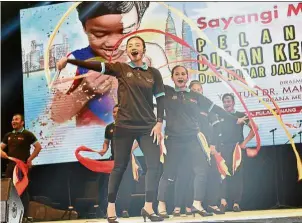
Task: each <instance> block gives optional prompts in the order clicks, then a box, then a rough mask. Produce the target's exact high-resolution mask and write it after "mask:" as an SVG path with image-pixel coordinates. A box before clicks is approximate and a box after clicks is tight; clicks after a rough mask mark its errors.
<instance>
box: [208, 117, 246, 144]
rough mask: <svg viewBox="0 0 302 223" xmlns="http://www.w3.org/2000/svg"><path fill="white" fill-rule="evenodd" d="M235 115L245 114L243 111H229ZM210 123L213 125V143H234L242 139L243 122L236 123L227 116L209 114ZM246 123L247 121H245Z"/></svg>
mask: <svg viewBox="0 0 302 223" xmlns="http://www.w3.org/2000/svg"><path fill="white" fill-rule="evenodd" d="M230 114H232V115H233V116H235V117H238V118H242V117H244V116H246V115H245V114H244V113H243V112H238V111H235V112H233V113H230ZM210 120H211V124H212V126H213V135H212V138H213V140H214V139H215V141H216V142H215V144H218V145H219V144H221V143H223V144H235V143H237V142H239V143H241V142H243V141H244V135H243V127H244V124H240V125H238V124H237V123H236V122H234V120H232V119H229V118H222V117H219V116H217V115H211V116H210ZM246 124H248V122H246Z"/></svg>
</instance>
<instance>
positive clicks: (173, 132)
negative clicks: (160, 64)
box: [165, 85, 237, 136]
mask: <svg viewBox="0 0 302 223" xmlns="http://www.w3.org/2000/svg"><path fill="white" fill-rule="evenodd" d="M165 93H166V96H165V112H166V128H165V134H166V135H168V136H193V135H196V134H197V133H198V132H199V131H201V130H200V126H199V121H200V120H199V119H200V112H205V113H215V114H219V115H221V116H222V117H229V116H230V119H233V120H237V118H236V117H234V116H232V115H229V114H228V112H226V111H225V110H223V109H222V108H220V107H218V106H216V105H215V104H213V102H212V101H211V100H209V99H208V98H206V97H205V96H203V95H201V94H198V93H196V92H193V91H190V90H189V89H187V90H185V91H177V90H175V89H174V88H172V87H170V86H167V85H165Z"/></svg>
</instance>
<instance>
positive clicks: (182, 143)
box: [158, 66, 244, 218]
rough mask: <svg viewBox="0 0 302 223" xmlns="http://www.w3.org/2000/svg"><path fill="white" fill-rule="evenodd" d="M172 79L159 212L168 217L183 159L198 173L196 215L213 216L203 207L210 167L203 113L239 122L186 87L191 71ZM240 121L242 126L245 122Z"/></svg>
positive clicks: (176, 71) (182, 69) (168, 91)
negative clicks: (202, 132) (169, 191)
mask: <svg viewBox="0 0 302 223" xmlns="http://www.w3.org/2000/svg"><path fill="white" fill-rule="evenodd" d="M172 80H173V82H174V84H175V88H172V87H170V86H165V94H166V96H165V112H166V128H165V139H166V140H165V145H166V148H167V156H166V159H165V162H164V172H163V174H162V177H161V179H160V183H159V189H158V190H159V191H158V200H159V205H158V213H159V215H160V216H162V217H164V218H168V217H169V216H168V214H167V212H166V205H165V194H166V192H167V189H168V187H169V185H170V184H171V183H173V182H174V181H175V180H176V175H177V171H178V169H177V167H178V166H179V163H181V161H182V159H186V160H188V162H191V163H192V168H193V171H194V175H195V177H194V202H193V205H192V212H193V213H198V214H200V215H201V216H210V215H212V214H211V213H208V212H207V211H205V210H204V208H203V207H202V200H203V199H204V196H205V186H206V177H207V170H208V167H209V164H208V162H207V156H206V155H205V153H204V152H203V150H202V147H201V145H200V143H199V141H198V138H197V134H198V132H200V129H199V125H198V119H199V116H200V112H201V111H205V112H209V113H214V114H219V115H220V116H224V117H229V116H230V118H231V119H233V120H237V118H235V117H234V116H231V115H230V114H228V113H227V112H225V111H224V110H223V109H222V108H220V107H218V106H216V105H214V104H213V103H212V102H211V101H210V100H209V99H207V98H206V97H204V96H203V95H200V94H197V93H195V92H190V90H189V89H187V88H186V83H187V81H188V71H187V69H186V68H185V67H183V66H176V67H174V68H173V69H172ZM243 120H244V118H243V119H239V120H238V123H240V122H243Z"/></svg>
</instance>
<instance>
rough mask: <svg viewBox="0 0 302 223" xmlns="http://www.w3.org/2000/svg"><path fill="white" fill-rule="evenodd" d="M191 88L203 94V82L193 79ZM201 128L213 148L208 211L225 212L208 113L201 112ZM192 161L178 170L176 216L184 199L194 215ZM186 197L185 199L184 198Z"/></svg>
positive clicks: (208, 179) (207, 196)
mask: <svg viewBox="0 0 302 223" xmlns="http://www.w3.org/2000/svg"><path fill="white" fill-rule="evenodd" d="M189 89H190V90H191V91H193V92H196V93H199V94H203V88H202V84H201V83H200V82H199V81H197V80H193V81H191V83H190V85H189ZM199 129H200V131H201V132H202V133H203V134H204V136H205V139H206V143H207V144H208V146H210V148H211V166H210V168H209V171H208V174H207V186H206V191H207V192H206V200H207V204H208V208H207V209H208V212H213V213H215V214H224V212H223V211H221V210H220V209H219V208H218V206H217V204H218V200H219V191H220V179H221V178H220V174H219V172H218V170H217V164H216V160H215V157H214V153H215V147H214V146H213V145H211V137H212V128H211V126H210V122H209V119H208V114H207V113H205V112H201V113H200V116H199ZM190 164H191V163H190V162H189V163H188V162H185V163H183V164H182V165H181V166H182V168H181V169H180V171H179V172H178V176H177V180H176V183H175V202H174V203H175V207H174V211H173V215H174V216H180V211H181V205H182V201H183V200H185V201H186V202H185V203H186V205H185V206H186V211H185V213H186V215H192V213H191V207H192V203H193V179H194V175H193V171H192V168H191V165H190ZM184 198H185V199H184Z"/></svg>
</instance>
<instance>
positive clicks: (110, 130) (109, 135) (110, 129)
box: [104, 122, 115, 160]
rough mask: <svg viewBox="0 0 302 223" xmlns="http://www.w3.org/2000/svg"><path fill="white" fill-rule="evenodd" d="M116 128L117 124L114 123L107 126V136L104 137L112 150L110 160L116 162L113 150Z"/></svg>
mask: <svg viewBox="0 0 302 223" xmlns="http://www.w3.org/2000/svg"><path fill="white" fill-rule="evenodd" d="M114 128H115V123H114V122H112V123H111V124H109V125H107V126H106V129H105V136H104V138H105V139H107V140H108V141H109V146H110V148H111V157H110V159H112V160H114V150H113V143H114V141H113V140H112V138H113V132H114Z"/></svg>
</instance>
